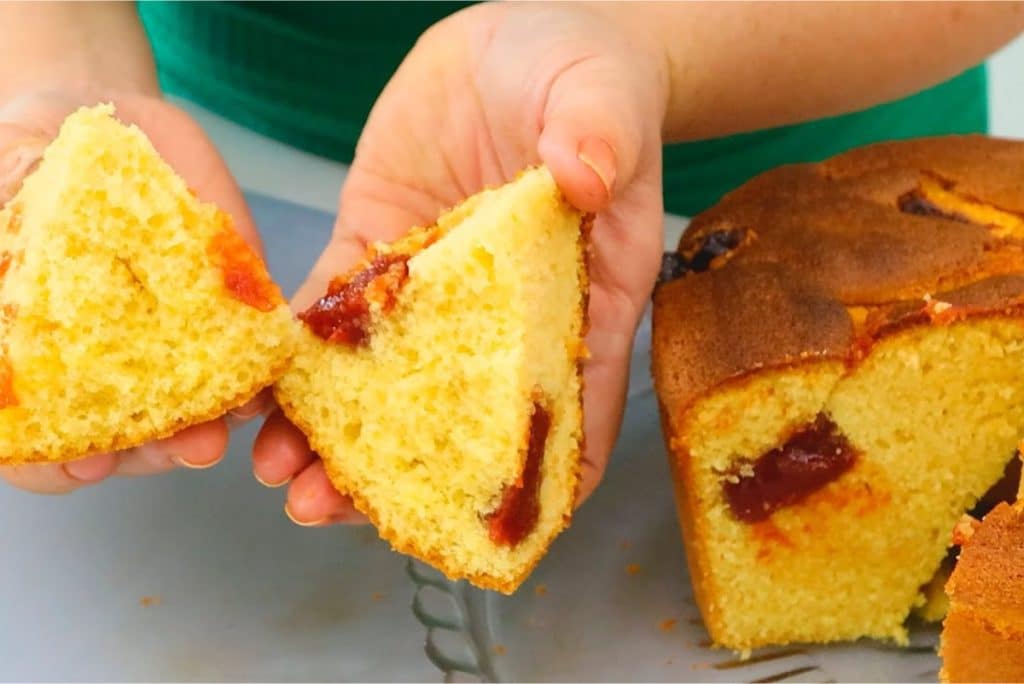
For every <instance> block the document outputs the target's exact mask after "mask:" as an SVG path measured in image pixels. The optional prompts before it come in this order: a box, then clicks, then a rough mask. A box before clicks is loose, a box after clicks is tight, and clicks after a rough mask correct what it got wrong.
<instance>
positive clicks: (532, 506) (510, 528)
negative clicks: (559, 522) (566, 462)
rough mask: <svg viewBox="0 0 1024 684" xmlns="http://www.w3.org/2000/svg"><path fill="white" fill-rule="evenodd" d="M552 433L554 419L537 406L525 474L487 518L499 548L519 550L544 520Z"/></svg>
mask: <svg viewBox="0 0 1024 684" xmlns="http://www.w3.org/2000/svg"><path fill="white" fill-rule="evenodd" d="M550 429H551V416H550V415H549V414H548V412H547V410H545V408H544V407H543V406H541V405H540V404H539V403H538V402H534V403H533V416H532V417H531V418H530V439H529V447H528V448H527V451H526V463H525V465H524V466H523V474H522V475H521V476H520V478H519V480H518V481H517V482H515V483H514V484H511V485H509V486H507V487H505V491H504V493H502V496H501V505H499V506H498V508H497V510H495V511H494V512H493V513H491V514H490V515H489V516H487V526H488V531H489V533H490V537H491V541H493V542H494V543H495V544H502V545H504V546H515V545H516V544H518V543H519V542H521V541H523V540H524V539H526V537H527V536H528V535H529V534H530V532H532V531H533V528H534V527H536V526H537V519H538V518H539V517H540V475H541V473H540V466H541V461H543V460H544V445H545V443H546V442H547V439H548V431H549V430H550Z"/></svg>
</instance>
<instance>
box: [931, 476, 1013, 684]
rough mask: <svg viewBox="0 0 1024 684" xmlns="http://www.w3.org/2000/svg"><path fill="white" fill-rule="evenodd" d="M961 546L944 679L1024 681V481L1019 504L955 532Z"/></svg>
mask: <svg viewBox="0 0 1024 684" xmlns="http://www.w3.org/2000/svg"><path fill="white" fill-rule="evenodd" d="M953 542H954V544H956V545H957V546H959V547H960V555H959V558H958V559H957V565H956V567H955V569H954V570H953V574H952V576H951V577H950V580H949V582H947V584H946V594H947V596H948V600H949V605H950V608H949V611H948V613H947V615H946V620H945V623H944V624H943V632H942V642H941V646H940V649H939V655H940V656H941V657H942V660H943V664H942V669H941V670H940V671H939V678H940V679H941V680H942V681H944V682H1024V480H1022V481H1021V482H1020V490H1019V492H1018V495H1017V503H1015V504H1010V503H1007V502H1002V503H999V504H998V505H996V506H995V508H993V509H992V510H991V511H989V512H988V513H986V514H985V516H984V517H983V518H982V519H981V520H980V521H979V520H978V519H977V518H975V517H972V516H964V518H963V519H962V520H961V521H960V522H959V523H958V524H957V526H956V528H954V530H953Z"/></svg>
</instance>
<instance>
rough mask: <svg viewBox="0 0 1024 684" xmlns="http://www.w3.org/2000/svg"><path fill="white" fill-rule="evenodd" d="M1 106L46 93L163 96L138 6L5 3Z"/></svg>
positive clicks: (1, 10)
mask: <svg viewBox="0 0 1024 684" xmlns="http://www.w3.org/2000/svg"><path fill="white" fill-rule="evenodd" d="M0 45H2V46H3V48H2V54H3V59H2V60H0V104H2V103H4V102H7V101H9V100H10V99H12V98H14V97H16V96H17V95H18V94H19V93H22V92H25V91H26V90H30V89H31V90H38V89H47V88H59V89H66V88H71V89H90V90H116V91H131V92H136V93H151V94H155V93H157V92H158V86H157V79H156V70H155V67H154V65H153V57H152V53H151V51H150V47H149V42H148V40H147V39H146V35H145V31H143V29H142V25H141V23H140V22H139V18H138V14H137V13H136V8H135V3H131V2H111V3H94V2H81V3H77V2H75V3H48V2H0Z"/></svg>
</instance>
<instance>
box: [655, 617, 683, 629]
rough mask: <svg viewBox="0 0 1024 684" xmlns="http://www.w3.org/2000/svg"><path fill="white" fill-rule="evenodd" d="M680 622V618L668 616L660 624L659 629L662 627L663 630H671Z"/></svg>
mask: <svg viewBox="0 0 1024 684" xmlns="http://www.w3.org/2000/svg"><path fill="white" fill-rule="evenodd" d="M678 624H679V620H676V619H674V618H668V619H666V620H662V621H661V622H660V623H659V624H658V629H660V630H661V631H662V632H671V631H672V630H673V629H675V628H676V625H678Z"/></svg>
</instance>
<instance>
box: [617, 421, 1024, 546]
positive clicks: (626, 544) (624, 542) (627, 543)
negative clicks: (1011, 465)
mask: <svg viewBox="0 0 1024 684" xmlns="http://www.w3.org/2000/svg"><path fill="white" fill-rule="evenodd" d="M1021 444H1022V445H1024V441H1021ZM619 548H620V549H622V550H623V551H628V550H629V549H631V548H633V542H631V541H629V540H628V539H623V540H622V541H621V542H619Z"/></svg>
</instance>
